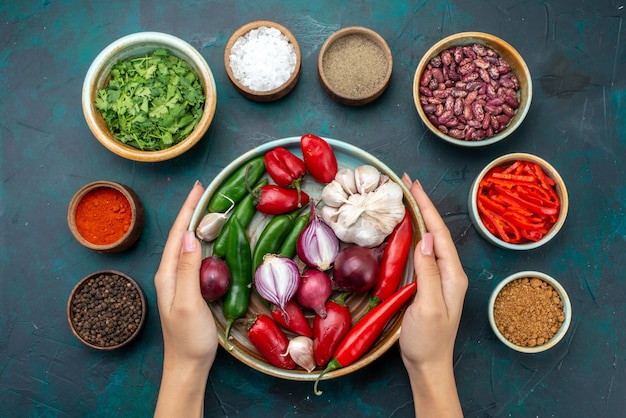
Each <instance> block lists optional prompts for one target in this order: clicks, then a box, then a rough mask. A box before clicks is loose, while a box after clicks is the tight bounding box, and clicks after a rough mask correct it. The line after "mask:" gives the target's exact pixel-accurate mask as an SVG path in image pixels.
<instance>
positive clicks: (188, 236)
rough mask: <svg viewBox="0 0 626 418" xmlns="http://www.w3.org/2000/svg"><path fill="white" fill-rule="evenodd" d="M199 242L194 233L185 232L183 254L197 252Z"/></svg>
mask: <svg viewBox="0 0 626 418" xmlns="http://www.w3.org/2000/svg"><path fill="white" fill-rule="evenodd" d="M196 245H198V240H197V239H196V236H195V234H194V232H193V231H185V233H184V235H183V252H184V253H190V252H192V251H195V249H196Z"/></svg>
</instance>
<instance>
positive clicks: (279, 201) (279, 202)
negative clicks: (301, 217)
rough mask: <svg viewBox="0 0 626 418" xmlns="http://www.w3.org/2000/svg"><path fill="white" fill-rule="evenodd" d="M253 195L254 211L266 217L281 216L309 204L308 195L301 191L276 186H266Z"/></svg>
mask: <svg viewBox="0 0 626 418" xmlns="http://www.w3.org/2000/svg"><path fill="white" fill-rule="evenodd" d="M253 193H254V195H255V206H256V209H257V210H258V211H259V212H261V213H265V214H266V215H282V214H284V213H289V212H292V211H294V210H296V209H298V208H301V207H303V206H304V205H306V204H308V203H309V195H308V194H306V193H305V192H303V191H302V190H300V191H298V190H296V189H288V188H286V187H281V186H278V185H276V184H266V185H265V186H261V187H259V188H258V189H256V190H255V191H254V192H253Z"/></svg>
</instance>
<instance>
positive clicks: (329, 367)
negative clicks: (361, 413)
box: [313, 357, 343, 396]
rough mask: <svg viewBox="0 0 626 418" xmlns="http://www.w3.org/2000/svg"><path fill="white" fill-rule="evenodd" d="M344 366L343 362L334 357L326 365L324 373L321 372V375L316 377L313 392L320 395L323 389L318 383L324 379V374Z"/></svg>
mask: <svg viewBox="0 0 626 418" xmlns="http://www.w3.org/2000/svg"><path fill="white" fill-rule="evenodd" d="M342 367H343V366H342V365H341V364H339V361H338V360H337V359H336V358H334V357H333V358H332V359H331V360H330V361H329V362H328V364H327V365H326V368H325V369H324V370H323V371H322V373H320V375H319V376H317V379H315V384H314V385H313V392H314V393H315V394H316V395H317V396H320V395H321V394H322V393H324V392H322V391H321V390H318V389H317V385H318V383H319V382H320V380H322V376H324V375H325V374H326V373H328V372H331V371H333V370H337V369H340V368H342Z"/></svg>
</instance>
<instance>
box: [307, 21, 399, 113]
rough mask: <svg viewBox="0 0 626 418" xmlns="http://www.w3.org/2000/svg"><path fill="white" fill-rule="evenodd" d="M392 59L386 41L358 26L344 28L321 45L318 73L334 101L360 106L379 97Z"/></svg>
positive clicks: (388, 73)
mask: <svg viewBox="0 0 626 418" xmlns="http://www.w3.org/2000/svg"><path fill="white" fill-rule="evenodd" d="M392 67H393V59H392V55H391V50H390V49H389V46H388V45H387V42H385V40H384V39H383V37H382V36H380V35H379V34H378V33H376V32H374V31H373V30H371V29H368V28H364V27H361V26H351V27H347V28H343V29H340V30H338V31H337V32H335V33H333V34H332V35H331V36H330V37H329V38H328V39H326V41H325V42H324V44H323V45H322V48H321V50H320V53H319V57H318V61H317V72H318V76H319V79H320V82H321V84H322V87H323V88H324V90H325V91H326V92H327V93H328V94H329V95H330V96H331V97H332V98H333V99H335V100H336V101H338V102H340V103H343V104H346V105H351V106H360V105H364V104H367V103H370V102H373V101H374V100H376V99H378V98H379V97H380V96H381V95H382V94H383V92H384V91H385V89H386V88H387V86H388V85H389V82H390V80H391V71H392Z"/></svg>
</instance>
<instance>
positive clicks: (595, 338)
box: [0, 0, 626, 417]
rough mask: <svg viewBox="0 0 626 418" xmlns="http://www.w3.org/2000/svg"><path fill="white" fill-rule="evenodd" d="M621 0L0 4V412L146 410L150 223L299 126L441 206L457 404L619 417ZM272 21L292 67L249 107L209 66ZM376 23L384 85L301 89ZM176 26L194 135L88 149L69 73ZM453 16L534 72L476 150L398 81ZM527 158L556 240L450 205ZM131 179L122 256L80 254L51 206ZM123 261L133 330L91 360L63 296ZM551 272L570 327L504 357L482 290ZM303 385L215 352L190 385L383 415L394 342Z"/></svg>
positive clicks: (623, 121) (229, 403)
mask: <svg viewBox="0 0 626 418" xmlns="http://www.w3.org/2000/svg"><path fill="white" fill-rule="evenodd" d="M623 4H624V3H623V2H621V1H610V0H599V1H581V0H577V1H570V0H548V1H519V0H502V1H493V0H490V1H485V2H477V1H467V0H465V1H454V0H450V1H433V0H423V1H407V2H405V1H389V0H385V1H371V2H365V1H359V2H357V1H354V2H337V1H316V2H315V1H314V2H310V1H265V2H246V1H202V0H195V1H182V2H170V1H162V0H161V1H159V0H142V1H138V0H123V1H120V0H109V1H83V2H73V1H47V0H46V1H29V2H9V1H2V2H0V17H1V19H0V45H1V48H0V143H1V148H0V158H1V171H0V172H1V178H0V225H1V226H0V239H1V249H0V255H1V258H0V265H1V267H0V269H1V270H0V283H1V285H0V286H1V293H0V298H1V300H0V416H10V417H18V416H19V417H23V416H60V417H63V416H94V417H100V416H102V417H104V416H149V415H151V413H152V411H153V408H154V405H155V402H156V397H157V392H158V387H159V379H160V374H161V361H162V354H163V346H162V340H161V331H160V324H159V320H158V313H157V310H156V295H155V291H154V286H153V281H152V280H153V275H154V272H155V271H156V268H157V265H158V262H159V260H160V256H161V253H162V249H163V245H164V242H165V239H166V236H167V232H168V229H169V227H170V225H171V223H172V221H173V219H174V216H175V214H176V213H177V211H178V209H179V207H180V204H181V203H182V201H183V199H184V197H185V196H186V194H187V192H188V190H189V189H190V188H191V186H192V185H193V183H194V181H195V180H196V179H199V180H201V181H202V182H203V183H205V184H208V183H209V182H210V181H211V179H212V178H213V177H214V176H215V175H216V174H217V173H218V172H219V171H220V170H221V169H222V168H223V167H224V166H225V165H226V164H228V163H229V162H230V161H232V160H233V159H234V158H235V157H237V156H238V155H240V154H241V153H243V152H245V151H247V150H249V149H250V148H252V147H254V146H256V145H259V144H262V143H265V142H267V141H270V140H272V139H276V138H282V137H288V136H298V135H301V134H303V133H306V132H313V133H317V134H319V135H322V136H326V137H331V138H337V139H342V140H344V141H346V142H349V143H351V144H354V145H356V146H358V147H361V148H362V149H364V150H366V151H368V152H370V153H371V154H373V155H374V156H376V157H378V158H380V159H381V160H383V161H384V162H386V163H387V165H389V166H390V167H391V168H392V169H393V170H394V171H395V172H397V173H398V174H402V173H403V172H407V173H409V174H410V175H411V176H413V177H417V178H419V179H420V180H421V182H422V183H423V185H424V187H425V188H426V190H427V191H428V192H429V193H430V195H431V197H432V198H433V200H434V202H435V203H436V205H437V207H438V209H439V210H440V211H441V213H442V214H443V216H444V218H445V220H446V222H447V224H448V226H449V227H450V229H451V231H452V235H453V237H454V240H455V242H456V243H457V245H458V248H459V252H460V256H461V259H462V262H463V265H464V267H465V270H466V272H467V274H468V276H469V283H470V284H469V290H468V292H467V298H466V303H465V308H464V312H463V318H462V322H461V326H460V330H459V334H458V339H457V342H456V350H455V372H456V377H457V382H458V388H459V394H460V397H461V402H462V404H463V409H464V411H465V414H466V416H468V417H487V416H507V417H508V416H511V417H529V416H541V417H544V416H555V417H573V416H576V417H596V416H598V417H599V416H607V417H617V416H623V414H624V412H623V411H624V408H625V407H626V403H625V402H626V401H625V399H626V356H625V349H626V319H625V316H624V312H626V283H625V281H624V273H623V265H624V262H625V261H626V259H625V257H624V252H625V250H626V246H625V245H624V241H625V237H626V223H625V222H624V212H623V211H624V209H623V206H624V203H625V201H626V186H625V184H626V173H625V170H624V165H623V160H622V158H623V157H624V155H625V151H626V92H625V88H626V82H625V78H624V73H625V72H626V48H625V47H624V45H625V43H626V29H625V27H624V26H625V25H624V24H623V18H624V5H623ZM258 19H270V20H274V21H277V22H279V23H281V24H283V25H285V26H287V27H288V28H289V29H290V30H291V31H292V32H293V33H294V35H295V36H296V38H297V40H298V42H299V44H300V48H301V51H302V59H303V61H302V64H303V67H302V75H301V79H300V81H299V83H298V84H297V86H296V88H295V89H294V90H293V91H292V92H291V94H289V95H288V96H287V97H285V98H284V99H282V100H280V101H278V102H274V103H266V104H260V103H255V102H252V101H249V100H247V99H245V98H244V97H243V96H241V95H240V94H239V93H237V92H236V91H235V90H234V88H233V87H232V86H231V84H230V83H229V81H228V78H227V76H226V72H225V70H224V65H223V52H224V51H223V50H224V46H225V44H226V42H227V40H228V38H229V37H230V35H231V34H232V33H233V32H234V31H235V30H236V29H237V28H238V27H240V26H241V25H243V24H245V23H247V22H249V21H252V20H258ZM353 25H360V26H366V27H369V28H372V29H374V30H376V31H377V32H378V33H380V34H381V35H382V36H383V37H384V38H385V39H386V40H387V42H388V44H389V46H390V48H391V50H392V53H393V59H394V62H393V76H392V80H391V85H390V86H389V88H388V90H387V91H386V92H385V93H384V95H383V96H382V97H381V98H380V99H379V100H377V101H376V102H374V103H372V104H370V105H367V106H364V107H358V108H354V107H347V106H343V105H341V104H338V103H336V102H334V101H333V100H332V99H331V98H330V97H329V96H328V95H327V94H326V93H325V92H324V91H323V90H322V88H321V86H320V84H319V82H318V79H317V72H316V63H317V55H318V52H319V49H320V47H321V44H322V43H323V42H324V40H325V39H326V38H327V37H328V36H329V35H330V34H331V33H332V32H334V31H336V30H337V29H339V28H341V27H346V26H353ZM145 30H157V31H162V32H167V33H171V34H173V35H176V36H179V37H181V38H183V39H185V40H186V41H188V42H189V43H191V44H192V45H193V46H194V47H195V48H197V49H198V50H199V51H200V53H201V54H202V55H203V56H204V58H205V59H206V60H207V62H208V63H209V65H210V66H211V68H212V71H213V73H214V76H215V79H216V83H217V90H218V99H217V112H216V115H215V119H214V121H213V123H212V125H211V127H210V129H209V131H208V132H207V134H206V135H205V137H204V138H203V140H202V141H201V142H200V143H199V144H198V145H197V146H196V147H194V148H193V149H192V151H190V152H188V153H187V154H186V155H184V156H182V157H179V158H176V159H174V160H171V161H167V162H161V163H137V162H132V161H129V160H124V159H122V158H120V157H118V156H116V155H114V154H112V153H110V152H109V151H107V150H106V149H105V148H104V147H102V146H101V145H100V143H98V142H97V141H96V140H95V138H94V137H93V136H92V134H91V133H90V131H89V129H88V127H87V125H86V123H85V120H84V118H83V115H82V110H81V102H80V93H81V87H82V82H83V78H84V75H85V73H86V71H87V68H88V67H89V65H90V63H91V61H92V60H93V59H94V58H95V56H96V55H97V54H98V52H99V51H101V50H102V49H103V48H104V47H105V46H106V45H108V44H109V43H110V42H112V41H113V40H115V39H117V38H119V37H121V36H123V35H126V34H129V33H132V32H137V31H145ZM461 31H483V32H488V33H491V34H494V35H497V36H499V37H502V38H504V39H505V40H506V41H508V42H509V43H511V44H512V45H513V46H514V47H515V48H516V49H517V50H518V51H519V52H520V53H521V54H522V56H523V57H524V59H525V60H526V63H527V64H528V66H529V68H530V71H531V74H532V78H533V86H534V88H533V93H534V97H533V103H532V107H531V110H530V112H529V114H528V116H527V118H526V120H525V122H524V123H523V125H522V127H521V128H520V129H518V131H517V132H515V134H514V135H513V136H512V137H510V138H509V139H507V140H506V141H504V142H502V143H500V144H497V145H493V146H491V147H488V148H484V149H476V150H468V149H461V148H456V147H454V146H451V145H448V144H446V143H442V142H441V141H440V140H438V139H437V138H436V137H435V136H434V135H432V134H431V133H430V132H428V131H427V130H426V129H425V127H424V126H423V125H422V123H421V122H420V121H419V119H418V115H417V112H416V110H415V107H414V104H413V97H412V93H411V86H412V81H413V76H414V73H415V69H416V66H417V63H418V61H419V60H420V58H421V57H422V55H423V54H424V53H425V52H426V50H427V49H428V48H429V47H430V46H431V45H432V44H434V43H435V42H436V41H438V40H439V39H441V38H443V37H445V36H447V35H450V34H452V33H456V32H461ZM516 151H522V152H530V153H534V154H537V155H539V156H541V157H543V158H545V159H546V160H548V161H549V162H551V163H552V164H553V165H554V166H555V167H556V168H557V169H558V170H559V171H560V172H561V174H562V176H563V178H564V180H565V182H566V184H567V186H568V189H569V193H570V199H571V207H570V213H569V217H568V220H567V222H566V224H565V227H564V229H563V230H562V231H561V233H560V234H559V235H558V236H557V237H556V238H555V239H554V241H553V242H551V243H550V244H549V245H547V246H545V247H543V248H541V249H538V250H533V251H528V252H522V253H519V252H511V251H507V250H502V249H498V248H496V247H494V246H492V245H491V244H488V243H487V242H486V241H484V240H483V239H481V238H480V237H479V236H478V235H477V233H476V231H475V229H474V228H473V226H472V225H471V222H470V219H469V217H468V210H467V194H468V191H469V187H470V184H471V182H472V181H473V179H474V177H475V176H476V174H477V173H478V172H479V171H480V170H481V169H482V167H483V166H484V165H485V164H487V163H488V162H489V161H491V160H492V159H494V158H495V157H497V156H499V155H502V154H505V153H509V152H516ZM98 179H106V180H114V181H120V182H123V183H126V184H128V185H129V186H131V187H132V188H133V189H134V190H135V191H136V192H137V193H138V194H139V195H140V197H141V199H142V201H143V203H144V205H145V207H146V227H145V230H144V233H143V235H142V236H141V238H140V241H139V242H138V243H137V245H135V246H134V247H133V248H132V249H130V250H129V251H127V252H124V253H122V254H117V255H102V254H98V253H94V252H91V251H89V250H87V249H85V248H83V247H81V246H80V245H79V244H78V243H77V242H76V241H75V240H74V238H73V237H72V235H71V234H70V232H69V229H68V227H67V223H66V212H67V205H68V203H69V200H70V198H71V196H72V195H73V194H74V192H75V191H76V190H78V189H79V188H80V187H81V186H82V185H84V184H86V183H88V182H91V181H94V180H98ZM107 268H108V269H117V270H121V271H123V272H125V273H128V274H129V275H131V276H132V277H134V278H135V279H136V280H137V281H138V282H140V284H141V285H142V286H143V288H144V289H145V291H146V293H147V297H148V301H149V305H150V311H149V318H148V322H147V324H146V327H145V329H144V330H143V332H142V334H141V335H140V338H139V339H138V340H137V341H136V342H134V343H133V344H132V345H130V346H128V347H126V348H124V349H122V350H119V351H116V352H112V353H102V352H97V351H94V350H91V349H89V348H87V347H85V346H83V345H82V344H81V343H80V342H79V341H78V340H77V339H76V338H75V337H74V336H73V335H72V334H71V332H70V330H69V327H68V325H67V322H66V317H65V306H66V302H67V297H68V295H69V292H70V290H71V289H72V287H73V286H74V285H75V284H76V282H77V281H78V280H80V279H81V278H82V277H83V276H85V275H87V274H89V273H91V272H93V271H96V270H100V269H107ZM528 269H530V270H539V271H543V272H546V273H548V274H551V275H554V276H555V277H557V278H558V279H559V280H560V281H561V283H562V284H563V285H564V286H565V287H566V289H567V291H568V292H569V295H570V297H571V299H572V305H573V313H574V315H573V322H572V325H571V328H570V331H569V332H568V334H567V335H566V337H565V339H564V340H563V341H562V342H561V343H559V344H558V345H557V346H556V347H555V348H554V349H552V350H551V351H550V352H548V353H545V354H540V355H535V356H529V355H523V354H518V353H515V352H513V351H511V350H509V349H507V348H506V347H504V346H503V345H502V344H501V343H499V342H498V341H497V340H496V338H495V336H494V335H493V333H492V331H491V329H490V328H489V324H488V321H487V313H486V306H487V300H488V297H489V294H490V291H491V290H492V289H493V288H494V287H495V286H496V285H497V283H498V282H499V281H500V280H501V279H503V278H504V277H505V276H507V275H508V274H510V273H513V272H516V271H520V270H528ZM323 386H324V395H323V396H321V397H317V396H315V395H314V394H313V390H312V389H313V388H312V384H310V383H294V382H290V381H284V380H281V379H277V378H273V377H269V376H266V375H264V374H261V373H259V372H256V371H254V370H252V369H250V368H248V367H246V366H244V365H243V364H241V363H239V362H238V361H237V360H235V359H233V358H232V357H231V356H230V355H229V354H227V353H226V352H225V351H224V350H222V349H221V348H220V350H219V354H218V357H217V360H216V362H215V366H214V368H213V370H212V372H211V374H210V377H209V382H208V387H207V392H206V415H207V416H224V417H227V416H229V417H230V416H243V417H247V416H259V415H260V414H263V413H265V414H267V415H268V416H346V415H347V416H383V417H408V416H412V414H413V405H412V399H411V394H410V389H409V383H408V379H407V376H406V373H405V371H404V368H403V366H402V363H401V361H400V357H399V354H398V349H397V347H393V348H392V349H391V350H390V351H389V352H388V353H387V354H385V355H384V356H383V357H382V358H380V359H379V360H377V361H376V362H375V363H373V364H372V365H370V366H369V367H367V368H366V369H364V370H362V371H360V372H358V373H355V374H353V375H350V376H347V377H343V378H340V379H336V380H334V381H326V382H324V384H323Z"/></svg>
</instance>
